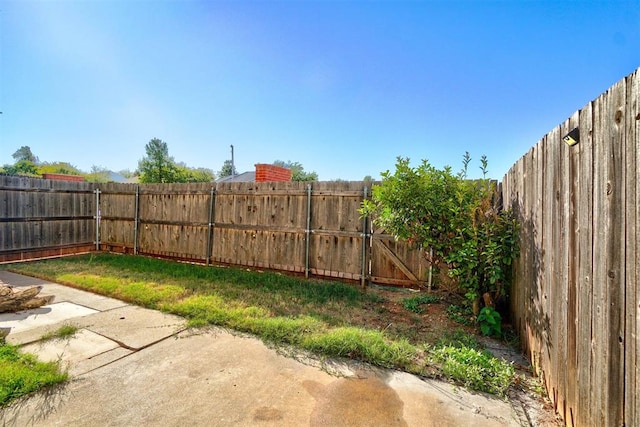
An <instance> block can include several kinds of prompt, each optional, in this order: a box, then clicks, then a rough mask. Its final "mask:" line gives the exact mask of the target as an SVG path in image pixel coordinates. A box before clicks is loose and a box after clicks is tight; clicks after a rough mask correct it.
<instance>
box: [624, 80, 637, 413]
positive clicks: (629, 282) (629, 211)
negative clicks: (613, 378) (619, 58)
mask: <svg viewBox="0 0 640 427" xmlns="http://www.w3.org/2000/svg"><path fill="white" fill-rule="evenodd" d="M625 117H626V121H625V122H626V125H627V128H626V130H625V133H626V138H627V140H626V159H625V160H626V165H625V171H626V173H627V176H626V185H627V186H626V189H625V197H626V206H625V214H626V217H625V223H626V226H627V229H626V242H625V243H626V246H625V248H626V260H625V265H626V269H625V272H626V277H625V281H626V307H625V311H626V319H625V337H624V341H625V343H626V348H625V349H626V352H625V367H626V369H625V381H624V383H625V414H624V419H625V422H626V423H627V425H636V426H637V425H640V395H638V394H637V390H638V389H639V388H640V384H638V382H639V381H640V352H639V349H640V335H638V334H639V333H640V316H638V308H637V307H638V304H637V302H638V301H639V300H640V289H639V287H640V197H639V194H640V173H639V172H638V167H639V166H640V78H638V76H637V74H636V78H633V79H628V83H627V103H626V111H625Z"/></svg>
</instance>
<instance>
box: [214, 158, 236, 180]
mask: <svg viewBox="0 0 640 427" xmlns="http://www.w3.org/2000/svg"><path fill="white" fill-rule="evenodd" d="M231 175H238V171H237V170H236V167H235V165H233V164H232V163H231V160H225V161H224V163H223V164H222V169H220V172H218V176H219V177H220V178H224V177H225V176H231Z"/></svg>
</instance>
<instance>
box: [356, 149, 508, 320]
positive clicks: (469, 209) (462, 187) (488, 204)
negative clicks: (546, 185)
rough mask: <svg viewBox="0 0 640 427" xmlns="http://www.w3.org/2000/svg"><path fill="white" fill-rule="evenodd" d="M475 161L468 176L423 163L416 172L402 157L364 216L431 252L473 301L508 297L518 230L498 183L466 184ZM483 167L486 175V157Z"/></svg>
mask: <svg viewBox="0 0 640 427" xmlns="http://www.w3.org/2000/svg"><path fill="white" fill-rule="evenodd" d="M470 160H471V159H470V157H469V155H468V153H467V154H465V157H464V160H463V165H464V166H463V169H462V171H461V172H460V173H458V174H457V175H454V174H453V173H452V172H451V168H450V167H445V168H444V169H437V168H435V167H433V166H432V165H431V164H430V163H429V162H428V161H426V160H423V161H422V163H421V164H420V166H418V167H416V168H414V167H411V166H410V165H409V159H408V158H400V157H399V158H398V159H397V162H396V170H395V172H394V173H391V172H389V171H387V172H384V173H383V174H382V182H381V183H380V184H379V185H374V186H373V190H372V193H373V194H372V199H371V200H366V201H365V202H364V203H363V206H362V209H361V213H362V214H365V215H371V216H373V220H374V223H376V224H377V225H379V226H381V227H383V228H384V229H385V230H387V231H388V232H390V233H392V234H394V235H395V236H396V237H397V238H401V239H406V240H408V241H409V242H414V243H415V244H418V245H421V246H423V247H425V248H427V247H428V248H431V249H432V250H433V257H432V258H430V259H429V261H430V262H431V263H433V265H435V266H436V267H446V268H447V270H448V274H449V276H450V277H451V278H452V279H454V281H455V282H456V283H457V285H458V287H459V289H460V290H461V292H462V293H463V294H465V296H466V297H467V299H468V300H469V301H471V302H478V301H479V297H480V296H481V295H483V294H484V293H486V292H489V293H490V294H491V296H492V298H494V299H499V298H506V297H507V296H508V284H509V272H510V266H511V262H512V260H513V259H514V258H515V257H516V256H517V254H518V248H517V237H516V236H517V230H518V226H517V223H516V221H515V220H514V219H513V216H512V214H511V212H510V211H508V210H507V211H499V209H498V207H497V206H495V203H493V202H494V197H495V193H496V188H495V183H491V182H490V181H489V180H487V179H482V180H477V181H470V180H466V179H465V178H466V174H467V166H468V164H469V162H470ZM482 164H483V166H482V168H483V173H484V174H485V175H486V167H487V164H486V158H485V157H483V162H482ZM425 254H426V256H427V257H429V255H428V252H427V251H425ZM476 314H477V313H476Z"/></svg>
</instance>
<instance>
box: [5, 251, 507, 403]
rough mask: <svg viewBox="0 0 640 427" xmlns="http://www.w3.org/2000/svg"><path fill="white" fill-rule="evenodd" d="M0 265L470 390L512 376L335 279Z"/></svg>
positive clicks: (52, 263) (159, 263)
mask: <svg viewBox="0 0 640 427" xmlns="http://www.w3.org/2000/svg"><path fill="white" fill-rule="evenodd" d="M4 268H8V269H10V270H11V271H14V272H17V273H22V274H28V275H32V276H36V277H40V278H43V279H47V280H51V281H55V282H58V283H62V284H66V285H69V286H73V287H76V288H80V289H85V290H90V291H92V292H95V293H99V294H103V295H107V296H111V297H115V298H119V299H122V300H124V301H127V302H130V303H133V304H137V305H141V306H144V307H148V308H153V309H158V310H163V311H165V312H168V313H173V314H177V315H180V316H183V317H185V318H187V319H188V321H189V323H190V325H191V326H202V325H218V326H222V327H226V328H230V329H233V330H237V331H241V332H247V333H251V334H254V335H256V336H258V337H260V338H261V339H263V340H264V341H266V342H269V343H272V344H275V345H291V346H294V347H295V348H299V349H302V350H307V351H311V352H313V353H314V354H317V355H320V356H330V357H349V358H352V359H357V360H361V361H364V362H368V363H372V364H375V365H377V366H382V367H389V368H396V369H401V370H404V371H407V372H411V373H415V374H418V375H426V376H431V377H434V376H435V377H439V378H448V379H451V380H452V381H454V382H457V383H459V384H462V385H465V386H467V387H469V388H471V389H474V390H480V391H486V392H490V393H495V394H498V395H504V393H505V392H506V390H507V389H508V388H509V386H510V385H511V384H512V383H513V381H514V378H515V374H514V369H513V367H512V366H511V365H510V364H508V363H505V362H503V361H501V360H498V359H494V358H493V357H492V356H491V355H490V354H489V353H487V352H486V351H483V350H482V349H480V348H479V346H478V345H477V342H476V341H475V340H474V339H473V336H468V337H467V338H465V339H460V337H459V336H458V337H456V338H455V339H449V337H452V336H455V334H452V332H453V331H440V333H439V334H438V335H433V333H431V334H419V333H416V332H415V330H417V329H419V321H420V318H417V317H416V315H415V314H413V313H411V312H409V311H406V310H405V311H406V314H408V316H406V315H405V316H403V317H402V318H401V319H408V320H406V322H408V323H406V324H401V325H394V323H398V322H399V320H397V319H398V317H397V316H396V317H394V318H393V320H387V318H386V317H387V316H391V314H393V313H390V312H389V310H387V309H385V308H384V307H385V306H386V305H388V304H387V303H388V301H386V300H385V298H384V297H383V296H380V294H378V293H375V292H373V291H371V290H366V289H361V288H359V287H356V286H352V285H348V284H344V283H338V282H328V281H319V280H305V279H302V278H298V277H294V276H288V275H284V274H280V273H274V272H259V271H249V270H246V269H241V268H231V267H219V266H213V267H206V266H202V265H193V264H187V263H179V262H173V261H167V260H159V259H154V258H148V257H141V256H129V255H117V254H107V253H97V254H88V255H82V256H73V257H65V258H59V259H51V260H43V261H34V262H26V263H18V264H13V265H10V266H5V267H4ZM419 302H420V303H421V301H419ZM433 302H434V303H437V301H435V300H433ZM405 303H406V302H405ZM401 304H402V303H401ZM401 304H400V306H401ZM404 321H405V320H401V321H400V322H404ZM380 325H385V327H381V326H380ZM474 342H475V344H473V343H474ZM470 343H472V344H470Z"/></svg>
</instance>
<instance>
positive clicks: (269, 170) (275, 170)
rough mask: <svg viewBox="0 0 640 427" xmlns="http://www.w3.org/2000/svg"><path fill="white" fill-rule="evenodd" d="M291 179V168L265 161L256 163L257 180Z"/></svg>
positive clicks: (277, 180)
mask: <svg viewBox="0 0 640 427" xmlns="http://www.w3.org/2000/svg"><path fill="white" fill-rule="evenodd" d="M288 181H291V169H287V168H283V167H280V166H275V165H267V164H264V163H257V164H256V182H288Z"/></svg>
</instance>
